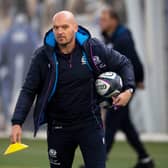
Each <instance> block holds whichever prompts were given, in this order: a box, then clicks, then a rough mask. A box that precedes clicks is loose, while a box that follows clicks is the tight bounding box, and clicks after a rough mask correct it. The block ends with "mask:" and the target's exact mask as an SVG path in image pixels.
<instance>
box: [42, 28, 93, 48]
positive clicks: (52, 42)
mask: <svg viewBox="0 0 168 168" xmlns="http://www.w3.org/2000/svg"><path fill="white" fill-rule="evenodd" d="M90 38H91V35H90V33H89V31H88V30H87V29H85V28H84V27H82V26H78V31H77V32H76V40H77V42H78V43H79V44H80V45H81V46H83V44H84V43H85V42H86V41H87V40H88V39H90ZM56 43H57V40H56V38H55V36H54V33H53V30H52V29H50V30H49V31H48V32H47V33H46V35H45V37H44V45H46V46H49V47H51V48H54V47H55V46H56Z"/></svg>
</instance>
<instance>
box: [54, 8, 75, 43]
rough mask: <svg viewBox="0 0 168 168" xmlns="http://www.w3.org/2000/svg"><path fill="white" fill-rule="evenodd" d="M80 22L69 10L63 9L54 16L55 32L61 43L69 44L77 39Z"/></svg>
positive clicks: (58, 41)
mask: <svg viewBox="0 0 168 168" xmlns="http://www.w3.org/2000/svg"><path fill="white" fill-rule="evenodd" d="M77 30H78V24H77V22H76V20H75V17H74V15H73V14H72V13H71V12H69V11H61V12H58V13H56V14H55V15H54V16H53V32H54V35H55V38H56V40H57V43H58V44H59V45H64V46H65V45H67V44H70V43H71V42H72V41H73V42H74V41H75V33H76V32H77Z"/></svg>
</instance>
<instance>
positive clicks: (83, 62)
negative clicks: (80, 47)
mask: <svg viewBox="0 0 168 168" xmlns="http://www.w3.org/2000/svg"><path fill="white" fill-rule="evenodd" d="M81 64H82V65H86V64H87V61H86V58H85V57H84V56H82V58H81Z"/></svg>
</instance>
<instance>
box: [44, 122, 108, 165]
mask: <svg viewBox="0 0 168 168" xmlns="http://www.w3.org/2000/svg"><path fill="white" fill-rule="evenodd" d="M47 141H48V156H49V161H50V167H51V168H71V167H72V163H73V159H74V154H75V150H76V148H77V147H78V146H79V147H80V150H81V152H82V156H83V159H84V163H85V167H86V168H105V158H106V147H105V135H104V130H103V128H101V127H100V126H98V125H95V124H93V123H92V122H90V123H85V124H83V125H80V126H73V127H62V126H60V125H58V124H55V123H54V122H52V123H49V124H48V136H47Z"/></svg>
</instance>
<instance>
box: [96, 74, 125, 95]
mask: <svg viewBox="0 0 168 168" xmlns="http://www.w3.org/2000/svg"><path fill="white" fill-rule="evenodd" d="M95 84H96V90H97V93H98V94H99V95H100V96H103V97H106V98H111V97H112V96H117V95H119V94H120V92H121V90H122V87H123V82H122V79H121V77H120V76H119V75H118V74H116V73H115V72H105V73H102V74H100V75H99V76H98V78H97V80H96V82H95Z"/></svg>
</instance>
